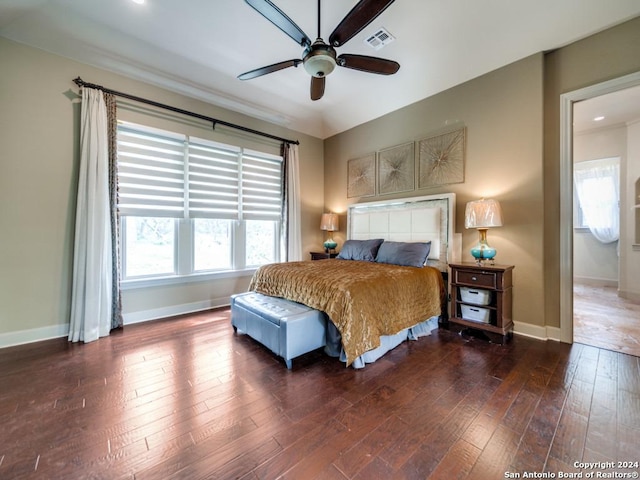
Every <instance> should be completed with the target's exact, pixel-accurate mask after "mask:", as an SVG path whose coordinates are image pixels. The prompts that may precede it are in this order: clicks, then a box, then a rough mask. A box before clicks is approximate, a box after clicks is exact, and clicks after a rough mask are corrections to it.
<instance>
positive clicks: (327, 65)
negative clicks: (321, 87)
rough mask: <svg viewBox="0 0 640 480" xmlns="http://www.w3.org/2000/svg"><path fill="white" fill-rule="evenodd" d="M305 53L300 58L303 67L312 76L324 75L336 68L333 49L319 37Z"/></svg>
mask: <svg viewBox="0 0 640 480" xmlns="http://www.w3.org/2000/svg"><path fill="white" fill-rule="evenodd" d="M305 53H306V55H305V56H304V59H303V60H302V61H303V62H304V69H305V70H306V71H307V73H308V74H309V75H311V76H312V77H318V78H320V77H326V76H327V75H329V74H330V73H331V72H333V69H334V68H336V51H335V49H334V48H333V47H330V46H329V45H327V44H326V43H324V42H323V41H322V39H320V38H319V39H317V40H316V41H315V42H314V43H313V45H311V47H309V48H308V49H307V50H306V51H305Z"/></svg>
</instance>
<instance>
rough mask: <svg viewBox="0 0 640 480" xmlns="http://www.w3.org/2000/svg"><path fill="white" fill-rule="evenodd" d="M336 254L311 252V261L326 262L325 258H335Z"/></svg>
mask: <svg viewBox="0 0 640 480" xmlns="http://www.w3.org/2000/svg"><path fill="white" fill-rule="evenodd" d="M337 256H338V252H335V253H326V252H311V260H326V259H327V258H336V257H337Z"/></svg>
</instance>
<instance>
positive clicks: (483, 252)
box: [471, 228, 497, 265]
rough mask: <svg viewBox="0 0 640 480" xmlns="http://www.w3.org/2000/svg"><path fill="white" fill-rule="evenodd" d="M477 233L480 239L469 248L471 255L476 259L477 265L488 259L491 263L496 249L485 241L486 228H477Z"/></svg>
mask: <svg viewBox="0 0 640 480" xmlns="http://www.w3.org/2000/svg"><path fill="white" fill-rule="evenodd" d="M478 233H479V234H480V240H479V241H478V244H477V245H476V246H475V247H473V248H472V249H471V256H472V257H473V258H475V259H476V263H477V264H478V265H482V264H483V262H485V261H488V262H489V263H490V264H491V265H493V264H494V260H493V259H494V257H495V256H496V253H497V251H496V249H495V248H493V247H491V246H489V244H488V243H487V229H486V228H481V229H478Z"/></svg>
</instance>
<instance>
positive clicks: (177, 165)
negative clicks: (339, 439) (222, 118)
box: [118, 124, 283, 221]
mask: <svg viewBox="0 0 640 480" xmlns="http://www.w3.org/2000/svg"><path fill="white" fill-rule="evenodd" d="M118 187H119V200H118V206H119V209H120V213H121V215H131V216H142V217H144V216H147V217H173V218H215V219H232V220H275V221H279V220H281V218H282V196H283V178H282V157H279V156H275V155H269V154H266V153H262V152H257V151H253V150H246V149H245V150H243V149H241V148H239V147H235V146H231V145H225V144H221V143H216V142H212V141H208V140H203V139H198V138H193V137H186V136H184V135H179V134H172V133H170V132H163V131H156V130H154V129H151V128H147V127H139V126H137V125H130V124H119V125H118Z"/></svg>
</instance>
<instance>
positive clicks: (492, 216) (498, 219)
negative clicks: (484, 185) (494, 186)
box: [464, 198, 502, 228]
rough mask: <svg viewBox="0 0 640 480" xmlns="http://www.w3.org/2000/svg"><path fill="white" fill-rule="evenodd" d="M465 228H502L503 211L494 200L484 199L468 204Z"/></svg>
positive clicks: (465, 214)
mask: <svg viewBox="0 0 640 480" xmlns="http://www.w3.org/2000/svg"><path fill="white" fill-rule="evenodd" d="M464 226H465V228H491V227H501V226H502V209H501V208H500V204H499V203H498V202H497V201H496V200H493V199H487V200H485V199H484V198H483V199H482V200H475V201H473V202H469V203H467V207H466V208H465V211H464Z"/></svg>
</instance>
